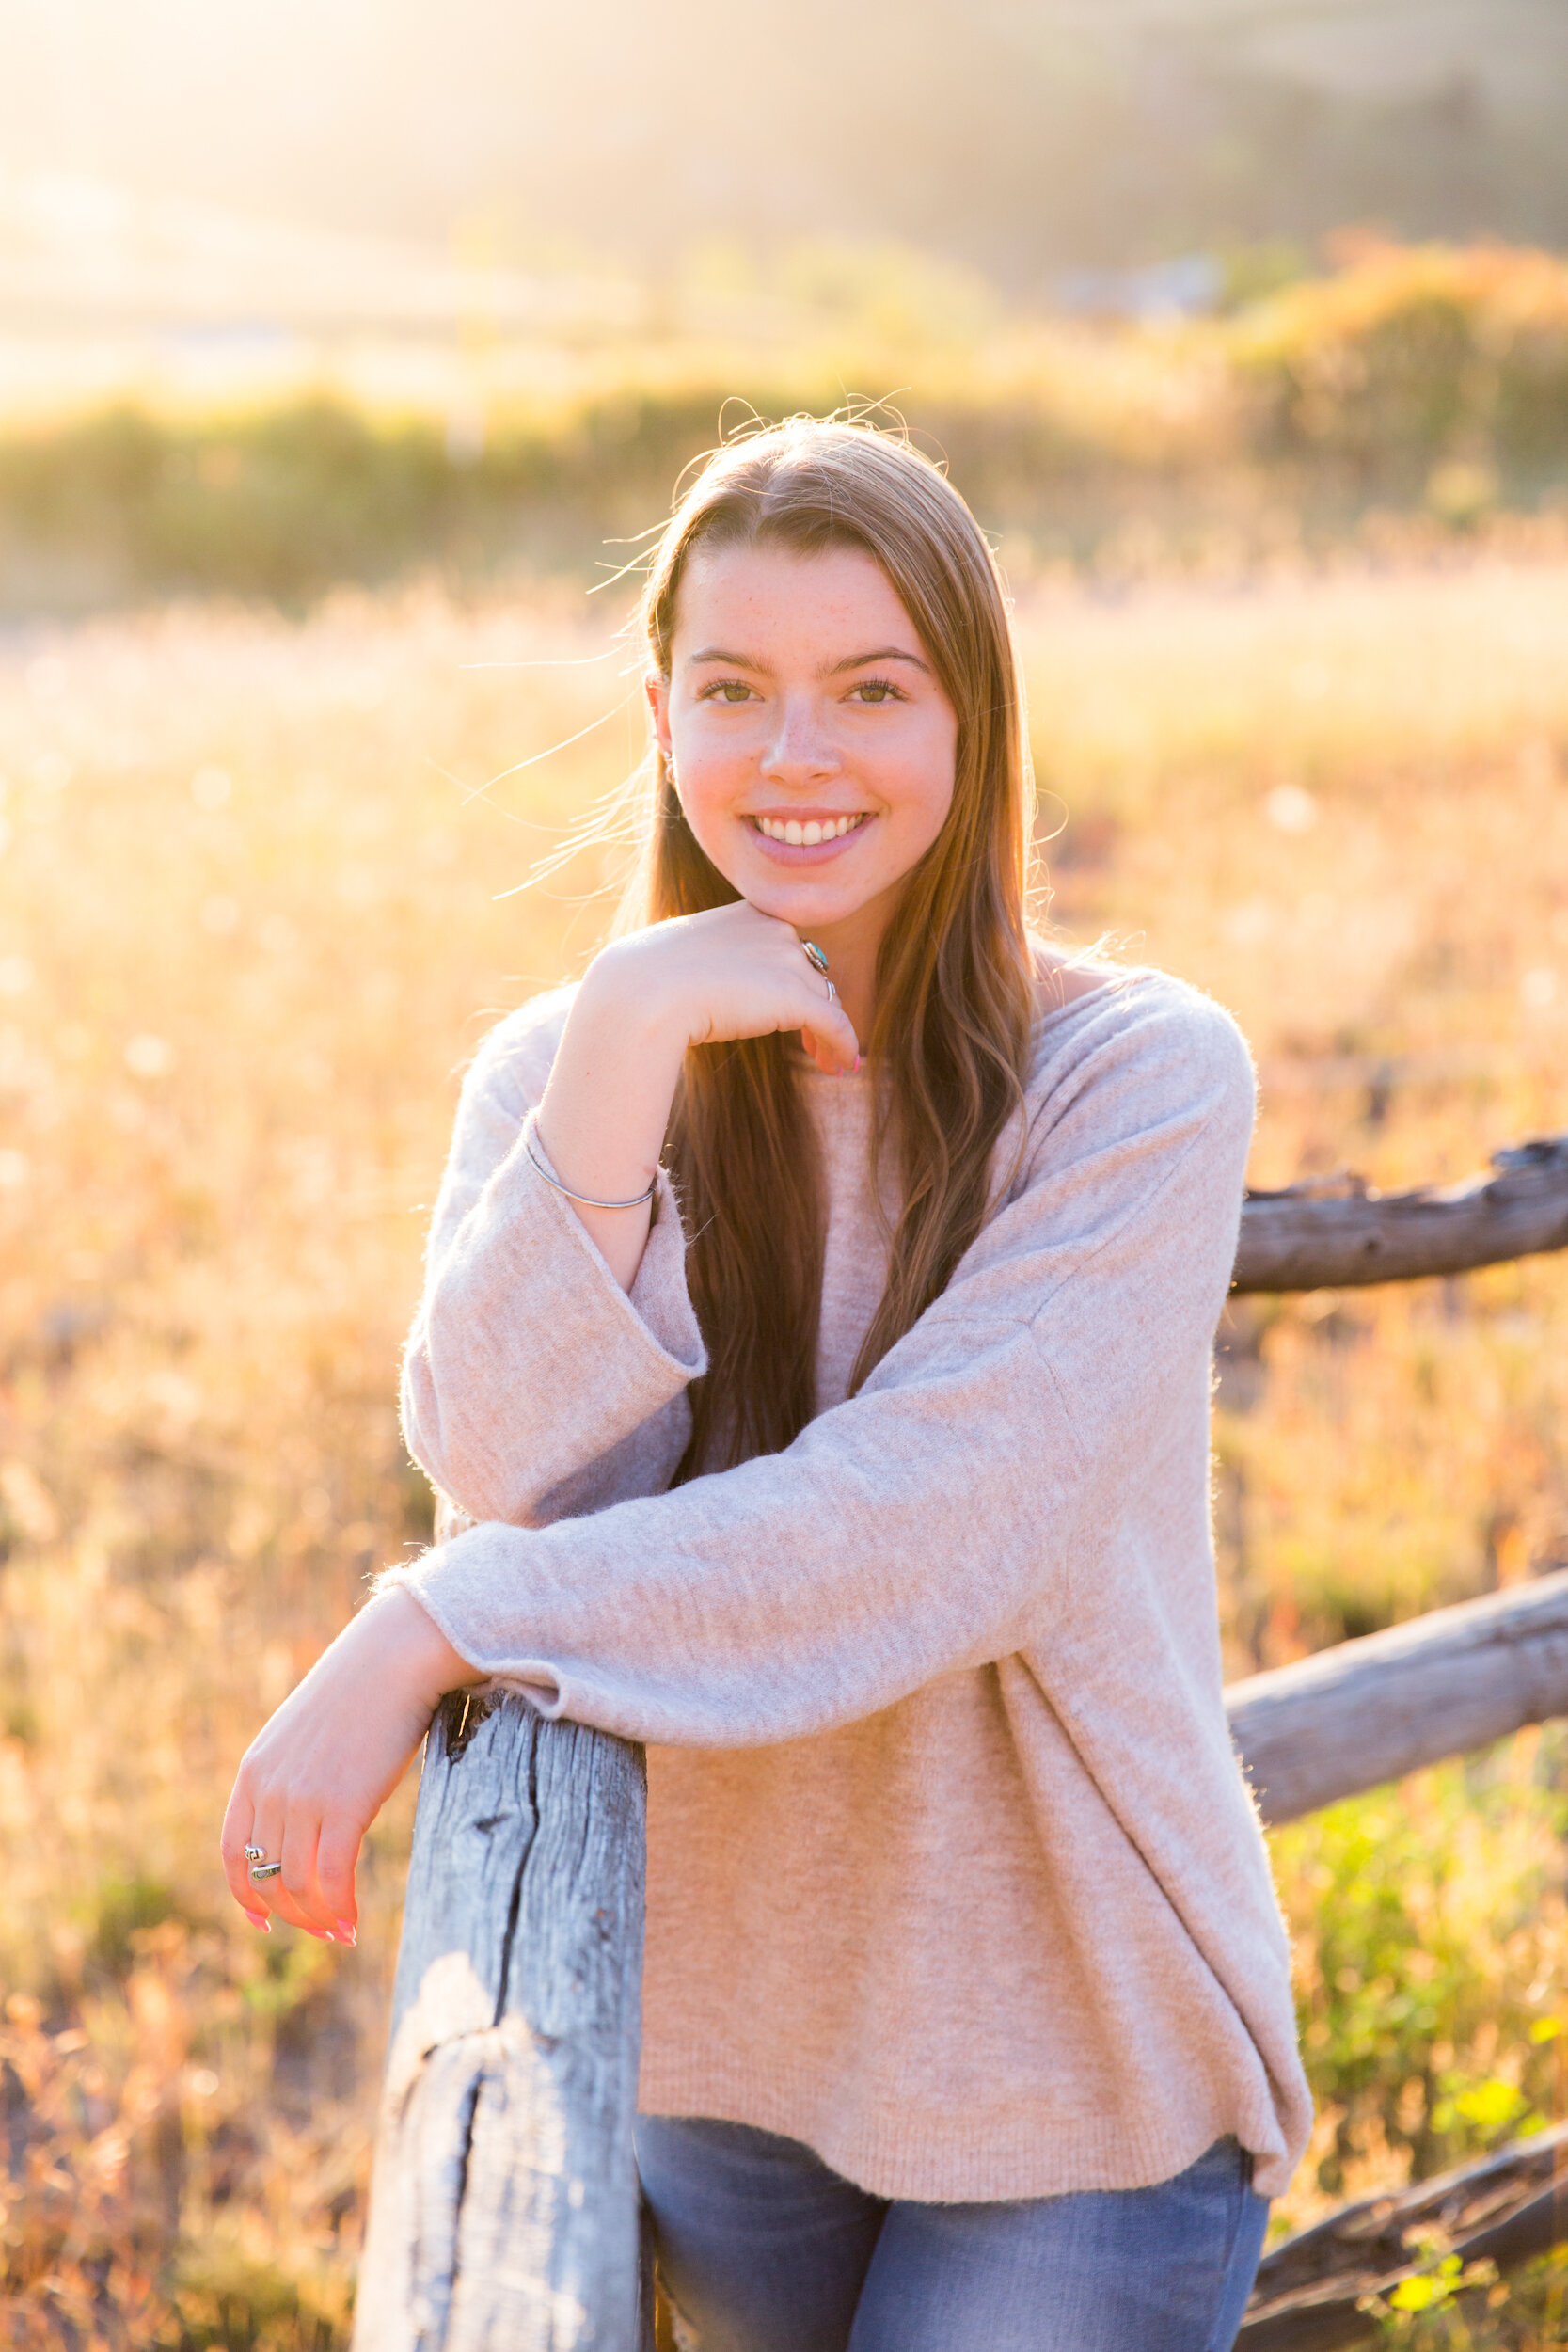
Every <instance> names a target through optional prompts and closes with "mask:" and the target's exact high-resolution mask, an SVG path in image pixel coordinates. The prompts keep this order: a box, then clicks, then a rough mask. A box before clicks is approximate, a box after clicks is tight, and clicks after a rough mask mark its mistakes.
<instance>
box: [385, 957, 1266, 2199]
mask: <svg viewBox="0 0 1568 2352" xmlns="http://www.w3.org/2000/svg"><path fill="white" fill-rule="evenodd" d="M568 1002H569V998H568V996H567V995H565V994H557V995H554V996H550V997H546V998H543V999H541V1000H539V1001H537V1002H535V1003H533V1004H531V1005H527V1006H525V1007H524V1008H523V1009H522V1010H521V1011H520V1012H517V1013H515V1014H514V1015H512V1016H511V1017H510V1018H509V1019H507V1020H505V1021H503V1022H502V1023H501V1024H500V1025H499V1028H497V1029H496V1030H495V1031H494V1032H493V1033H492V1035H491V1036H490V1038H489V1039H488V1040H487V1041H486V1042H485V1044H484V1046H483V1049H482V1051H481V1053H480V1055H479V1057H478V1059H477V1061H476V1062H475V1064H474V1067H473V1069H472V1070H471V1072H470V1073H469V1075H468V1078H467V1085H466V1087H465V1089H464V1094H463V1102H462V1107H461V1109H460V1112H459V1115H458V1121H457V1132H456V1138H455V1142H454V1144H453V1149H452V1156H451V1166H450V1168H449V1169H448V1172H447V1177H446V1181H445V1184H444V1185H443V1187H442V1191H441V1196H440V1199H439V1201H438V1203H437V1206H436V1217H435V1224H434V1230H433V1232H432V1236H431V1245H430V1256H429V1280H428V1286H427V1290H426V1295H425V1298H424V1302H423V1304H422V1306H421V1307H420V1311H419V1315H418V1319H417V1320H416V1323H415V1326H414V1331H413V1336H412V1339H411V1341H410V1343H409V1348H408V1356H407V1364H406V1372H405V1377H404V1416H405V1424H406V1429H407V1436H408V1443H409V1446H410V1448H411V1449H412V1451H413V1453H414V1454H415V1455H416V1457H417V1458H418V1459H419V1461H420V1462H421V1463H422V1464H423V1466H424V1468H425V1469H426V1470H427V1471H428V1472H429V1474H430V1476H431V1478H432V1479H433V1480H434V1481H435V1483H436V1486H438V1487H439V1488H441V1489H442V1490H443V1491H444V1492H445V1493H446V1494H448V1495H449V1496H451V1498H452V1500H453V1501H454V1502H456V1503H458V1504H459V1505H460V1506H461V1508H462V1509H463V1510H464V1511H466V1512H467V1513H468V1514H469V1515H470V1516H471V1517H472V1518H474V1519H475V1520H477V1521H478V1522H480V1524H478V1525H476V1526H475V1527H473V1528H471V1529H469V1530H468V1531H467V1532H466V1533H465V1534H461V1535H459V1536H457V1537H456V1538H454V1539H453V1540H452V1541H451V1542H450V1543H447V1544H445V1545H442V1546H439V1547H437V1548H436V1549H434V1550H432V1551H429V1552H427V1553H426V1554H425V1555H424V1556H423V1557H422V1558H421V1559H420V1560H417V1561H415V1562H413V1563H411V1564H410V1565H406V1566H404V1567H401V1568H399V1569H396V1570H394V1571H393V1572H392V1574H393V1577H394V1579H395V1581H400V1582H402V1583H404V1584H406V1585H407V1586H408V1588H409V1589H410V1590H411V1591H412V1592H414V1593H415V1594H416V1595H417V1596H418V1597H419V1598H420V1600H421V1601H422V1602H423V1604H424V1606H425V1607H426V1608H427V1609H428V1610H429V1612H430V1613H431V1615H432V1616H433V1617H434V1618H435V1619H436V1622H437V1623H438V1624H439V1626H440V1627H441V1629H442V1630H443V1631H444V1632H445V1633H446V1635H447V1636H448V1638H449V1640H450V1641H451V1643H452V1644H453V1645H454V1646H455V1647H456V1648H457V1649H459V1650H460V1651H461V1652H462V1653H463V1655H464V1656H465V1657H466V1658H467V1659H469V1660H471V1661H472V1662H473V1663H474V1664H475V1665H476V1666H480V1667H483V1668H484V1669H485V1670H486V1671H487V1672H489V1673H490V1674H492V1675H494V1676H495V1677H498V1678H500V1679H503V1680H505V1681H506V1682H508V1683H511V1684H514V1685H516V1686H518V1687H520V1688H521V1689H523V1690H524V1691H526V1692H528V1693H529V1694H530V1696H531V1697H532V1698H533V1699H534V1700H535V1702H536V1703H537V1704H538V1705H539V1706H540V1707H541V1708H543V1709H544V1710H545V1712H546V1713H547V1714H551V1715H558V1714H559V1715H567V1716H571V1717H574V1718H576V1719H578V1721H581V1722H584V1723H590V1724H600V1725H602V1726H604V1727H605V1728H606V1729H609V1730H611V1731H616V1732H621V1733H624V1734H625V1735H626V1736H627V1737H628V1738H631V1739H635V1740H645V1741H646V1742H647V1743H648V1782H649V1815H648V1928H647V1947H646V1960H645V1977H644V1990H643V2056H642V2077H641V2104H642V2106H644V2108H646V2109H649V2110H652V2111H654V2112H658V2113H666V2114H688V2115H710V2116H722V2117H727V2118H730V2119H732V2120H734V2121H736V2122H745V2123H751V2124H755V2125H758V2126H760V2127H762V2128H763V2129H765V2130H768V2131H773V2132H782V2133H785V2134H787V2135H789V2136H790V2137H794V2138H798V2139H801V2140H804V2141H806V2142H807V2143H808V2144H809V2145H810V2146H811V2147H813V2148H815V2149H816V2151H817V2152H818V2153H820V2154H821V2155H822V2156H823V2157H824V2158H825V2160H826V2161H827V2162H828V2163H829V2164H830V2165H832V2167H833V2168H834V2169H835V2170H837V2171H839V2172H840V2173H843V2174H845V2175H846V2176H847V2178H848V2179H850V2180H852V2181H856V2182H859V2183H860V2184H861V2185H863V2186H864V2187H865V2188H868V2189H871V2190H873V2191H875V2192H876V2193H878V2194H879V2195H881V2196H886V2197H906V2198H920V2199H939V2200H948V2199H961V2200H967V2199H1003V2198H1016V2197H1036V2196H1048V2195H1052V2194H1055V2193H1057V2192H1060V2191H1063V2190H1069V2189H1086V2188H1125V2187H1133V2186H1138V2185H1144V2184H1146V2183H1150V2182H1154V2181H1159V2180H1162V2179H1164V2178H1167V2177H1169V2176H1170V2175H1171V2174H1173V2173H1176V2172H1178V2171H1180V2170H1181V2169H1183V2168H1184V2167H1185V2166H1186V2165H1188V2164H1189V2163H1191V2162H1192V2161H1193V2160H1194V2159H1195V2158H1196V2156H1197V2155H1198V2154H1200V2153H1201V2152H1202V2151H1203V2150H1204V2149H1205V2148H1206V2147H1207V2146H1208V2145H1209V2144H1210V2142H1211V2141H1212V2140H1213V2139H1215V2138H1216V2137H1219V2136H1220V2135H1221V2134H1224V2133H1234V2134H1235V2135H1236V2136H1237V2137H1238V2138H1239V2139H1240V2140H1241V2141H1242V2142H1243V2145H1244V2146H1245V2147H1247V2148H1249V2149H1251V2150H1252V2151H1253V2152H1254V2153H1255V2155H1256V2158H1257V2171H1256V2174H1255V2180H1256V2185H1257V2186H1258V2188H1259V2192H1260V2193H1261V2194H1262V2195H1264V2196H1272V2195H1276V2194H1277V2193H1278V2192H1279V2191H1280V2190H1281V2189H1283V2188H1284V2186H1285V2185H1286V2183H1287V2182H1288V2181H1289V2179H1290V2177H1291V2171H1292V2169H1293V2168H1294V2166H1295V2164H1296V2162H1297V2160H1298V2158H1299V2157H1300V2154H1301V2152H1302V2149H1303V2146H1304V2144H1305V2142H1306V2138H1307V2128H1308V2122H1309V2107H1308V2101H1307V2087H1306V2083H1305V2081H1304V2079H1303V2075H1302V2072H1301V2067H1300V2063H1299V2060H1298V2058H1297V2053H1296V2041H1295V2026H1294V2016H1293V2010H1292V2003H1291V1981H1290V1964H1289V1955H1288V1949H1287V1945H1286V1938H1285V1934H1284V1931H1283V1929H1282V1926H1281V1923H1280V1918H1279V1914H1278V1910H1277V1907H1276V1904H1275V1896H1274V1891H1273V1887H1272V1885H1271V1883H1270V1878H1269V1869H1268V1863H1267V1858H1266V1855H1265V1852H1264V1848H1263V1841H1262V1838H1261V1836H1260V1834H1259V1828H1258V1823H1257V1820H1256V1818H1255V1815H1254V1812H1253V1808H1252V1805H1251V1803H1250V1801H1249V1798H1248V1796H1247V1792H1246V1790H1245V1788H1244V1787H1243V1781H1242V1777H1241V1773H1240V1772H1239V1770H1238V1768H1237V1765H1236V1762H1235V1759H1234V1756H1233V1754H1232V1751H1231V1747H1230V1742H1229V1740H1228V1737H1227V1729H1226V1722H1225V1715H1224V1711H1223V1708H1222V1704H1221V1680H1220V1654H1219V1643H1218V1636H1217V1629H1216V1621H1215V1603H1214V1575H1213V1560H1212V1545H1211V1537H1210V1524H1209V1390H1210V1348H1211V1342H1212V1334H1213V1329H1214V1324H1215V1320H1216V1317H1217V1315H1218V1312H1219V1309H1220V1305H1221V1302H1222V1300H1223V1298H1224V1296H1225V1292H1226V1286H1227V1279H1228V1275H1229V1270H1230V1265H1231V1261H1232V1256H1233V1253H1234V1249H1235V1244H1236V1231H1237V1219H1238V1214H1239V1207H1240V1200H1241V1192H1242V1179H1243V1162H1244V1159H1245V1155H1246V1150H1247V1142H1248V1136H1249V1134H1250V1129H1251V1120H1252V1073H1251V1066H1250V1063H1249V1060H1248V1057H1247V1052H1246V1048H1245V1046H1244V1045H1243V1041H1242V1040H1241V1038H1240V1036H1239V1034H1238V1032H1237V1030H1236V1028H1235V1027H1234V1025H1233V1024H1232V1023H1231V1022H1230V1020H1229V1019H1228V1017H1227V1015H1226V1014H1224V1013H1223V1012H1221V1011H1220V1010H1219V1009H1217V1008H1216V1007H1215V1006H1214V1005H1212V1003H1210V1002H1209V1001H1208V1000H1207V999H1206V998H1204V997H1202V996H1200V995H1198V994H1196V993H1195V992H1194V991H1192V990H1190V989H1188V988H1186V987H1184V986H1183V985H1181V984H1180V983H1179V982H1177V981H1174V980H1171V979H1168V978H1165V977H1162V976H1161V975H1159V974H1155V973H1151V972H1135V973H1127V974H1113V973H1109V972H1108V973H1107V974H1106V975H1105V976H1104V977H1103V978H1102V980H1101V984H1100V985H1099V986H1097V987H1095V988H1093V989H1092V990H1091V991H1090V993H1087V994H1085V995H1084V996H1082V997H1080V998H1079V999H1078V1000H1077V1001H1075V1002H1071V1003H1069V1004H1068V1005H1066V1006H1064V1007H1062V1008H1060V1009H1056V1010H1054V1011H1052V1012H1049V1013H1047V1014H1046V1015H1045V1016H1043V1017H1042V1019H1041V1021H1040V1024H1039V1029H1038V1038H1037V1048H1036V1056H1035V1063H1034V1071H1033V1076H1032V1080H1031V1084H1030V1087H1029V1089H1028V1096H1027V1114H1028V1121H1027V1134H1026V1136H1025V1138H1024V1150H1023V1154H1022V1162H1021V1163H1020V1165H1019V1167H1018V1168H1017V1172H1016V1173H1015V1174H1014V1175H1013V1176H1012V1178H1011V1181H1010V1183H1008V1184H1007V1185H1006V1193H1005V1196H1003V1197H1002V1198H1001V1199H1000V1200H998V1204H997V1207H996V1210H995V1213H994V1214H993V1216H992V1217H991V1219H990V1223H989V1224H988V1225H987V1226H986V1228H985V1229H984V1231H983V1232H982V1233H981V1235H980V1237H979V1238H978V1240H977V1241H976V1242H975V1243H974V1247H973V1248H971V1249H970V1250H969V1252H968V1254H967V1256H966V1257H965V1258H964V1259H963V1261H962V1262H961V1263H960V1264H959V1266H958V1270H957V1272H956V1274H955V1275H954V1277H953V1279H952V1281H951V1282H950V1283H949V1284H948V1287H947V1289H946V1290H945V1291H944V1292H943V1294H942V1296H941V1297H940V1298H939V1299H938V1300H937V1302H936V1303H935V1305H933V1306H932V1307H931V1308H930V1309H929V1310H928V1311H927V1313H926V1314H925V1315H924V1316H922V1318H921V1320H920V1322H919V1323H918V1324H917V1325H916V1326H915V1327H914V1328H913V1329H912V1330H911V1332H909V1333H908V1334H907V1336H906V1337H905V1338H904V1339H902V1340H901V1341H900V1342H899V1343H898V1344H897V1346H896V1347H895V1348H894V1349H893V1350H892V1351H891V1353H890V1354H889V1355H888V1356H887V1357H886V1358H884V1359H883V1360H882V1362H881V1363H879V1365H878V1367H877V1368H876V1370H875V1371H874V1372H873V1374H872V1375H871V1377H870V1379H869V1380H868V1381H867V1382H866V1383H865V1385H864V1387H863V1389H862V1391H861V1392H860V1394H859V1395H858V1396H856V1397H854V1398H853V1399H851V1400H849V1401H845V1389H846V1383H847V1375H848V1371H849V1367H850V1365H851V1363H852V1361H853V1359H854V1356H855V1352H856V1349H857V1347H858V1345H859V1343H860V1340H861V1337H862V1335H863V1332H864V1330H865V1328H866V1326H867V1323H868V1321H869V1318H870V1315H871V1312H872V1311H873V1308H874V1306H875V1303H876V1300H877V1298H878V1296H879V1293H880V1288H881V1284H882V1279H883V1275H884V1271H885V1246H884V1243H883V1241H882V1238H881V1232H880V1228H879V1222H878V1218H877V1216H876V1213H875V1209H874V1205H873V1202H872V1200H871V1198H870V1191H869V1182H868V1175H867V1162H866V1137H867V1125H868V1120H869V1115H870V1109H871V1103H872V1085H873V1080H872V1079H871V1077H870V1076H869V1075H868V1074H863V1075H862V1076H861V1077H860V1078H859V1079H832V1078H827V1077H824V1076H822V1075H821V1074H820V1073H817V1072H816V1071H815V1070H813V1069H812V1068H811V1067H810V1065H808V1064H806V1063H805V1062H804V1060H803V1057H802V1066H801V1083H802V1085H803V1086H804V1087H805V1088H806V1089H807V1093H808V1100H809V1102H810V1104H811V1108H812V1112H813V1115H814V1118H815V1120H816V1130H817V1133H818V1136H820V1140H821V1148H822V1153H823V1159H824V1164H825V1168H826V1174H827V1182H828V1195H829V1202H830V1210H829V1226H828V1236H827V1259H826V1268H825V1274H824V1286H823V1307H822V1324H821V1344H820V1357H819V1364H818V1378H819V1398H820V1410H819V1414H818V1417H817V1419H816V1421H814V1422H812V1423H811V1425H810V1426H809V1427H808V1428H807V1429H806V1430H804V1431H803V1432H802V1434H801V1435H800V1437H799V1438H797V1439H796V1441H795V1443H794V1444H793V1445H792V1446H790V1447H789V1449H788V1450H787V1452H785V1453H784V1454H774V1455H770V1456H766V1457H763V1458H760V1459H757V1460H755V1461H752V1462H748V1463H746V1464H744V1465H743V1466H742V1467H741V1468H739V1469H737V1470H725V1471H723V1472H721V1473H720V1474H718V1475H714V1476H709V1477H705V1478H701V1479H697V1480H695V1481H693V1482H691V1483H690V1484H689V1485H686V1486H681V1487H678V1488H676V1489H675V1490H674V1491H673V1492H671V1491H668V1487H669V1480H670V1478H671V1475H672V1473H673V1470H674V1467H675V1464H676V1462H677V1460H678V1459H679V1456H680V1454H681V1452H682V1449H683V1447H684V1444H685V1441H686V1437H687V1432H688V1428H689V1409H688V1406H687V1404H686V1400H685V1394H684V1391H685V1389H686V1385H687V1383H688V1381H689V1380H690V1379H691V1378H692V1377H693V1376H694V1375H696V1374H698V1373H699V1372H701V1370H702V1369H703V1365H704V1356H703V1347H702V1342H701V1338H700V1335H699V1332H698V1329H697V1325H696V1322H695V1318H694V1316H693V1313H692V1310H691V1306H690V1303H689V1298H688V1295H687V1291H686V1285H685V1279H684V1270H683V1261H684V1252H685V1238H684V1235H683V1233H682V1230H681V1223H680V1218H679V1215H678V1213H677V1210H676V1206H675V1202H674V1200H673V1196H672V1195H671V1192H670V1190H669V1187H668V1185H667V1184H661V1186H660V1190H659V1194H658V1199H657V1216H656V1221H655V1224H654V1228H653V1232H652V1233H651V1235H650V1238H649V1242H648V1248H647V1251H646V1254H645V1256H644V1258H643V1261H642V1264H641V1270H640V1271H639V1274H638V1277H637V1280H636V1282H635V1284H634V1286H633V1289H632V1291H631V1294H630V1296H629V1297H628V1296H627V1295H626V1294H625V1293H623V1292H622V1290H621V1289H620V1287H619V1286H618V1284H617V1283H616V1282H615V1280H614V1279H613V1278H612V1277H611V1275H610V1270H609V1268H608V1267H607V1266H606V1264H605V1263H604V1261H603V1259H602V1258H601V1257H600V1256H599V1254H598V1252H597V1250H596V1249H595V1248H594V1245H593V1243H592V1242H591V1241H590V1240H589V1238H588V1235H587V1233H586V1232H584V1230H583V1228H582V1226H581V1224H580V1223H579V1222H578V1218H577V1216H575V1215H574V1213H573V1211H572V1210H571V1208H570V1207H569V1206H568V1205H567V1203H566V1202H565V1201H564V1200H562V1198H561V1197H560V1195H559V1194H557V1193H556V1192H554V1191H552V1190H551V1188H550V1187H549V1186H548V1185H547V1184H545V1183H544V1182H543V1180H542V1179H541V1178H540V1176H539V1175H538V1174H537V1172H536V1171H535V1170H534V1169H533V1168H531V1166H530V1164H529V1160H528V1156H527V1154H526V1152H524V1150H523V1148H522V1139H523V1136H524V1135H525V1132H531V1110H532V1106H533V1105H534V1104H537V1102H538V1100H539V1098H540V1096H541V1094H542V1093H543V1091H544V1087H545V1082H546V1076H547V1074H548V1071H549V1066H550V1060H551V1057H552V1055H553V1053H554V1051H555V1048H556V1046H557V1044H558V1042H559V1040H560V1036H561V1031H562V1024H563V1021H564V1017H565V1011H566V1007H567V1004H568ZM1018 1140H1019V1136H1018V1131H1017V1129H1016V1127H1015V1129H1014V1130H1013V1132H1012V1134H1011V1135H1010V1136H1007V1137H1005V1138H1004V1141H1003V1144H1002V1147H1001V1148H1000V1150H999V1152H998V1155H997V1166H998V1168H999V1169H1000V1170H1002V1171H1003V1173H1004V1175H1005V1174H1006V1170H1007V1169H1008V1168H1010V1167H1011V1165H1012V1161H1013V1156H1014V1151H1015V1148H1016V1145H1017V1143H1018ZM536 1148H538V1147H537V1146H536Z"/></svg>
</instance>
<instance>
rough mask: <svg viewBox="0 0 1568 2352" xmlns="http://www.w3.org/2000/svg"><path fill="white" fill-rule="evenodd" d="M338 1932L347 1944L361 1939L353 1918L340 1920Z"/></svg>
mask: <svg viewBox="0 0 1568 2352" xmlns="http://www.w3.org/2000/svg"><path fill="white" fill-rule="evenodd" d="M338 1934H339V1936H340V1938H341V1941H342V1942H343V1943H345V1944H356V1943H357V1942H358V1941H359V1931H358V1930H357V1929H356V1926H355V1924H354V1922H353V1920H352V1919H340V1920H339V1922H338Z"/></svg>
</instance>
